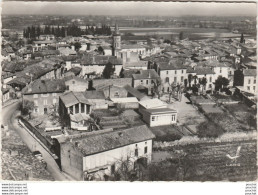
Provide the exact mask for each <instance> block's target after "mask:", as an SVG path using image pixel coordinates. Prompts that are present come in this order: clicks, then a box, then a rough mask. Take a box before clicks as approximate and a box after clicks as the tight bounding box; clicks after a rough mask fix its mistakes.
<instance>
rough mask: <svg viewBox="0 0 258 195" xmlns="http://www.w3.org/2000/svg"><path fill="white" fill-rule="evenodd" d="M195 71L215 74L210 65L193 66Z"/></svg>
mask: <svg viewBox="0 0 258 195" xmlns="http://www.w3.org/2000/svg"><path fill="white" fill-rule="evenodd" d="M194 71H195V73H196V74H197V75H206V74H215V72H214V71H213V70H212V69H211V68H210V67H199V66H197V67H195V70H194Z"/></svg>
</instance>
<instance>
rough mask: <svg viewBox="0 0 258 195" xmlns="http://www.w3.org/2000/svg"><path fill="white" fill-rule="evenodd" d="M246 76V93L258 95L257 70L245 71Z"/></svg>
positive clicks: (244, 86) (244, 87)
mask: <svg viewBox="0 0 258 195" xmlns="http://www.w3.org/2000/svg"><path fill="white" fill-rule="evenodd" d="M243 74H244V85H243V89H244V91H246V92H249V93H253V94H257V92H258V90H257V83H256V75H257V73H256V69H246V70H244V71H243Z"/></svg>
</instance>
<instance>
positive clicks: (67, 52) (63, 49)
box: [58, 47, 76, 56]
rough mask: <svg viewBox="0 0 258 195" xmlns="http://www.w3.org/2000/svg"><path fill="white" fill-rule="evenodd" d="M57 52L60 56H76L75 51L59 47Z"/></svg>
mask: <svg viewBox="0 0 258 195" xmlns="http://www.w3.org/2000/svg"><path fill="white" fill-rule="evenodd" d="M58 50H59V51H60V54H62V55H67V56H68V55H76V51H74V50H72V49H70V48H63V47H61V48H59V49H58Z"/></svg>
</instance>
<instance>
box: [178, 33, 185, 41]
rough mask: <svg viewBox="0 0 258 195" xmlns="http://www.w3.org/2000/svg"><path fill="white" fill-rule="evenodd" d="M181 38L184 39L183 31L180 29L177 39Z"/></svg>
mask: <svg viewBox="0 0 258 195" xmlns="http://www.w3.org/2000/svg"><path fill="white" fill-rule="evenodd" d="M183 39H184V33H183V31H181V32H180V33H179V40H183Z"/></svg>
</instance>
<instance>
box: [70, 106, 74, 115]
mask: <svg viewBox="0 0 258 195" xmlns="http://www.w3.org/2000/svg"><path fill="white" fill-rule="evenodd" d="M69 110H70V114H73V107H72V106H71V107H70V108H69Z"/></svg>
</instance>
